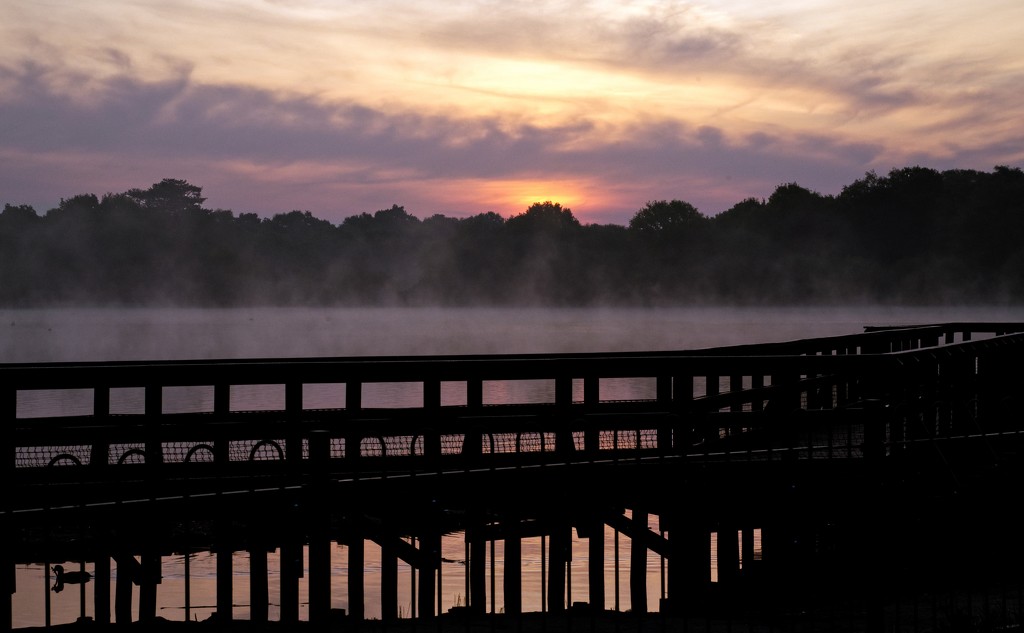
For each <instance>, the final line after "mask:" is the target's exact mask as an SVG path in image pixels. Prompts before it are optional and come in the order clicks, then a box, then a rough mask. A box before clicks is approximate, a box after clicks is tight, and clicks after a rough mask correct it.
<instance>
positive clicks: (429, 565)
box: [418, 517, 441, 619]
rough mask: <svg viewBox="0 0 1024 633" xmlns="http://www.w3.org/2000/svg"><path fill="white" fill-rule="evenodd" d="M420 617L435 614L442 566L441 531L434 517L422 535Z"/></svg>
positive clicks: (427, 617)
mask: <svg viewBox="0 0 1024 633" xmlns="http://www.w3.org/2000/svg"><path fill="white" fill-rule="evenodd" d="M420 554H421V557H420V560H421V561H422V565H421V566H420V570H419V571H420V582H419V597H418V600H419V607H420V618H422V619H430V618H433V617H434V615H435V609H436V608H437V601H436V599H435V595H434V594H435V593H437V574H438V570H440V568H441V532H440V530H439V529H438V526H437V524H436V521H435V519H434V518H433V517H431V518H428V520H427V524H426V525H425V526H424V533H423V534H422V535H421V536H420Z"/></svg>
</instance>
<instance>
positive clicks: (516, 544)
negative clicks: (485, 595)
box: [504, 518, 523, 615]
mask: <svg viewBox="0 0 1024 633" xmlns="http://www.w3.org/2000/svg"><path fill="white" fill-rule="evenodd" d="M504 531H505V613H506V614H508V615H521V614H522V612H523V569H522V557H523V554H522V552H523V545H522V537H521V536H520V534H519V519H517V518H508V519H506V520H505V530H504Z"/></svg>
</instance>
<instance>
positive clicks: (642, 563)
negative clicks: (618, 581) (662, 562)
mask: <svg viewBox="0 0 1024 633" xmlns="http://www.w3.org/2000/svg"><path fill="white" fill-rule="evenodd" d="M632 523H633V529H632V532H631V534H632V537H631V538H630V548H629V604H630V609H631V610H632V612H633V613H647V545H646V543H645V541H646V536H647V511H646V510H643V509H638V508H634V509H633V520H632Z"/></svg>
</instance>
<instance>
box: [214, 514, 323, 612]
mask: <svg viewBox="0 0 1024 633" xmlns="http://www.w3.org/2000/svg"><path fill="white" fill-rule="evenodd" d="M290 519H291V520H292V521H298V520H300V519H299V517H298V516H293V517H290ZM285 538H286V541H285V542H284V543H282V544H281V621H282V622H288V623H293V622H298V621H299V578H302V574H303V561H302V543H301V542H300V541H299V540H298V537H296V536H294V535H292V534H287V533H286V536H285ZM218 560H219V559H218ZM218 575H219V574H218ZM219 593H220V592H218V595H219Z"/></svg>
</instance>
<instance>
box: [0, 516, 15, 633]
mask: <svg viewBox="0 0 1024 633" xmlns="http://www.w3.org/2000/svg"><path fill="white" fill-rule="evenodd" d="M9 521H10V519H9V518H8V517H7V516H6V514H5V515H4V516H3V517H0V538H3V539H4V541H3V542H4V543H12V541H11V533H10V524H9ZM0 574H2V577H0V590H2V592H3V593H0V631H10V630H11V629H12V628H13V626H14V604H13V603H14V592H15V591H16V590H17V588H18V587H17V576H16V574H17V572H16V567H15V565H14V560H13V559H12V557H11V548H10V547H4V548H3V552H2V553H0Z"/></svg>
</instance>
